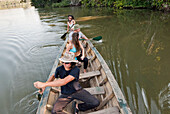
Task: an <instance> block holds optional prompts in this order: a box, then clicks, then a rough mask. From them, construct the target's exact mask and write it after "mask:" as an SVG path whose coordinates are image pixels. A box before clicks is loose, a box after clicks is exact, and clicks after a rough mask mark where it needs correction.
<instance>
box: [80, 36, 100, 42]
mask: <svg viewBox="0 0 170 114" xmlns="http://www.w3.org/2000/svg"><path fill="white" fill-rule="evenodd" d="M101 39H102V36H97V37H94V38H90V39H89V40H95V41H99V40H101ZM79 40H80V41H82V40H85V39H79Z"/></svg>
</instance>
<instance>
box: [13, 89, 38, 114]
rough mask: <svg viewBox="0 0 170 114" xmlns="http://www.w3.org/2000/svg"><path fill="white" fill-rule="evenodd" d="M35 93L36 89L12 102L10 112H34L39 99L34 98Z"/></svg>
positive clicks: (23, 113)
mask: <svg viewBox="0 0 170 114" xmlns="http://www.w3.org/2000/svg"><path fill="white" fill-rule="evenodd" d="M37 93H38V91H35V92H33V93H30V94H29V95H27V96H25V97H24V98H22V99H20V101H18V102H17V103H15V104H14V106H13V108H12V110H11V112H12V113H14V114H28V113H29V114H31V113H35V112H36V110H37V106H38V103H39V101H38V100H37V99H36V98H35V96H36V94H37ZM18 109H20V110H18Z"/></svg>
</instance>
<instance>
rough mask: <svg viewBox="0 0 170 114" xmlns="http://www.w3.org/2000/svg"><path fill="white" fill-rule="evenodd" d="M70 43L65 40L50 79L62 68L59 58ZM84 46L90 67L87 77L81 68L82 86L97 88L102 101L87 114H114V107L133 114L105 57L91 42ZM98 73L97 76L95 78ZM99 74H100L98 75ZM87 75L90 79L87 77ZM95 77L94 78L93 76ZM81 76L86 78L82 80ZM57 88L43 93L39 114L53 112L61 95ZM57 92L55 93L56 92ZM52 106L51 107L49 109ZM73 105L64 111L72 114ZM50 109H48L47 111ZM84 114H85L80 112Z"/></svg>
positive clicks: (96, 92)
mask: <svg viewBox="0 0 170 114" xmlns="http://www.w3.org/2000/svg"><path fill="white" fill-rule="evenodd" d="M67 43H68V38H67V39H66V40H65V42H64V44H63V45H62V47H61V48H60V51H59V54H58V55H57V57H56V61H55V63H54V65H53V68H52V70H51V72H50V75H49V77H50V76H51V75H52V74H54V73H55V70H56V68H57V67H58V66H60V65H61V64H60V62H59V58H60V57H62V56H63V53H65V49H66V45H67ZM82 44H83V45H84V48H85V51H86V57H87V58H88V59H89V65H88V68H87V70H88V71H87V74H86V75H85V74H84V73H83V72H82V71H83V68H82V67H81V68H80V72H81V75H80V84H83V83H85V84H86V85H87V83H88V85H87V86H88V87H90V88H93V89H94V88H95V93H94V91H93V93H94V94H95V97H97V98H98V99H99V100H100V105H99V106H98V107H97V108H96V109H95V110H90V111H87V112H85V113H93V112H94V114H95V112H96V114H98V113H99V112H97V111H98V110H99V111H101V112H100V113H102V110H104V112H107V113H108V114H110V113H114V112H113V110H112V109H113V107H117V108H118V110H119V112H120V113H121V114H131V113H132V112H131V110H130V108H129V106H128V104H127V102H126V100H125V98H124V96H123V94H122V92H121V90H120V88H119V85H118V83H117V82H116V80H115V78H114V76H113V74H112V72H111V71H110V69H109V67H108V66H107V64H106V62H105V61H104V59H103V57H102V56H101V55H100V53H99V52H98V51H97V49H96V48H95V47H94V46H93V44H92V43H91V42H90V41H87V42H86V41H83V42H82ZM95 73H96V76H95ZM97 73H98V74H97ZM87 75H88V76H89V77H87ZM93 75H94V76H93ZM81 76H84V77H82V78H81ZM86 82H87V83H86ZM96 88H97V89H96ZM99 88H102V90H103V91H104V93H103V92H101V91H97V90H99ZM55 89H56V90H58V89H59V88H58V89H57V88H53V87H52V88H51V87H47V88H46V89H45V91H44V93H43V96H42V98H41V100H40V102H39V106H38V110H37V114H50V113H51V112H50V111H49V109H50V108H51V106H52V105H53V104H54V102H55V100H56V99H57V98H58V96H59V95H60V92H59V91H58V92H56V90H55ZM54 90H55V92H54ZM49 106H50V107H49ZM70 107H71V103H70V104H69V105H68V106H67V107H66V108H65V109H64V111H66V112H68V113H71V111H70ZM47 108H48V109H47ZM80 113H81V114H84V113H83V112H80Z"/></svg>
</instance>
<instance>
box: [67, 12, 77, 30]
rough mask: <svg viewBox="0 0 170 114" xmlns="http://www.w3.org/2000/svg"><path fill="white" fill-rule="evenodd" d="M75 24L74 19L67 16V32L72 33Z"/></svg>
mask: <svg viewBox="0 0 170 114" xmlns="http://www.w3.org/2000/svg"><path fill="white" fill-rule="evenodd" d="M75 24H76V22H75V20H74V17H73V16H72V15H68V21H67V32H69V30H70V31H73V29H74V25H75Z"/></svg>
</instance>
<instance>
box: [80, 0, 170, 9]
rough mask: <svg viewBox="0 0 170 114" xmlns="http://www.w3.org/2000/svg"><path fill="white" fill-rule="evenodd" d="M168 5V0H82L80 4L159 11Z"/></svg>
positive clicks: (169, 1)
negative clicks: (164, 5) (154, 9)
mask: <svg viewBox="0 0 170 114" xmlns="http://www.w3.org/2000/svg"><path fill="white" fill-rule="evenodd" d="M165 3H166V4H170V0H82V1H81V4H82V5H83V6H86V7H102V6H106V7H114V8H116V9H122V8H124V7H130V8H156V9H160V8H161V7H162V4H165Z"/></svg>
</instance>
